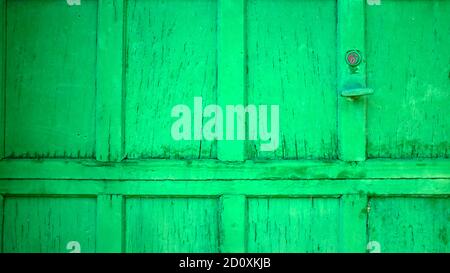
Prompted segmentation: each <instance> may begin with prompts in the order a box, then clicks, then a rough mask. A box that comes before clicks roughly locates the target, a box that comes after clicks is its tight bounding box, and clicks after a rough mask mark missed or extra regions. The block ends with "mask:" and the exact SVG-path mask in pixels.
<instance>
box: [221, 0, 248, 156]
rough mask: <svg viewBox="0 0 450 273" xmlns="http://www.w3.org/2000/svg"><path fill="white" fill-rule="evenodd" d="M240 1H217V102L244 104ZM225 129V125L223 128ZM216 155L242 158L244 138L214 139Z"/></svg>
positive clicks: (242, 8)
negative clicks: (233, 139) (215, 140)
mask: <svg viewBox="0 0 450 273" xmlns="http://www.w3.org/2000/svg"><path fill="white" fill-rule="evenodd" d="M244 12H245V1H244V0H219V2H218V20H217V22H218V27H217V29H218V34H217V35H218V52H217V53H218V64H217V66H218V71H217V73H218V76H217V80H218V82H217V86H218V88H217V92H218V93H217V100H218V105H220V106H221V107H222V108H223V109H225V106H226V105H238V104H240V105H244V101H245V97H244V96H245V70H244V67H245V66H244V63H245V54H244V16H245V14H244ZM225 128H226V127H225ZM217 154H218V155H217V156H218V159H219V160H223V161H243V160H245V142H244V141H220V140H219V141H218V142H217Z"/></svg>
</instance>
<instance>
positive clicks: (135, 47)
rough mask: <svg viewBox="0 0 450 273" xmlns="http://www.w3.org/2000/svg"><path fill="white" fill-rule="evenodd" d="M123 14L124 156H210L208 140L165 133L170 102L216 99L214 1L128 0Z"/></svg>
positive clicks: (212, 152) (169, 122)
mask: <svg viewBox="0 0 450 273" xmlns="http://www.w3.org/2000/svg"><path fill="white" fill-rule="evenodd" d="M126 18H127V31H126V33H127V38H126V87H125V88H126V113H125V116H126V120H125V122H126V124H125V141H126V142H125V143H126V152H127V157H128V158H188V159H200V158H216V157H217V155H216V145H215V143H214V141H199V140H197V141H194V140H192V141H175V140H173V139H172V136H171V134H170V132H171V126H172V123H173V122H174V121H175V120H176V118H171V116H170V113H171V109H172V107H173V106H175V105H177V104H186V105H189V106H190V108H191V109H193V99H194V96H201V97H203V106H206V105H208V104H215V103H216V100H217V96H216V89H217V86H216V85H217V84H216V77H217V75H216V74H217V71H216V66H217V50H216V45H217V31H216V28H217V22H216V21H217V4H216V2H215V1H213V0H201V1H172V0H157V1H147V0H131V1H128V6H127V17H126ZM191 112H192V113H191V114H192V116H193V110H191ZM192 129H193V128H192Z"/></svg>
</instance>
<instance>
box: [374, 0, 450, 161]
mask: <svg viewBox="0 0 450 273" xmlns="http://www.w3.org/2000/svg"><path fill="white" fill-rule="evenodd" d="M366 10H367V49H368V52H367V69H368V74H367V81H368V86H370V87H371V88H373V89H374V90H375V93H374V95H373V96H371V97H370V98H369V99H368V112H367V115H368V127H367V130H368V133H367V137H368V155H369V157H372V158H374V157H377V158H378V157H387V158H418V157H445V158H448V157H449V155H450V115H449V114H448V106H449V102H450V92H449V91H450V20H449V14H450V1H392V0H385V1H383V3H382V5H380V6H369V7H367V9H366Z"/></svg>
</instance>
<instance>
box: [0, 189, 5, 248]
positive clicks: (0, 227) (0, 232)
mask: <svg viewBox="0 0 450 273" xmlns="http://www.w3.org/2000/svg"><path fill="white" fill-rule="evenodd" d="M3 201H4V199H3V195H0V253H3V222H4V221H3V217H4V214H3V212H4V207H5V206H4V202H3Z"/></svg>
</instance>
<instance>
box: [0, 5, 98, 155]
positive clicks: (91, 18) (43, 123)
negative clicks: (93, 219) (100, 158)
mask: <svg viewBox="0 0 450 273" xmlns="http://www.w3.org/2000/svg"><path fill="white" fill-rule="evenodd" d="M6 20H7V22H8V23H7V44H6V46H7V56H6V63H7V64H6V65H7V71H6V72H7V73H6V123H5V156H6V157H26V158H35V157H39V158H40V157H71V158H74V157H75V158H80V157H89V158H92V157H94V146H95V79H96V77H95V75H96V72H95V67H96V64H95V58H96V29H97V1H91V0H85V1H83V4H82V5H81V6H68V5H67V3H66V2H65V1H59V0H58V1H57V0H51V1H44V0H38V1H19V0H8V1H7V16H6ZM49 37H58V41H59V42H55V40H54V39H49Z"/></svg>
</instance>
